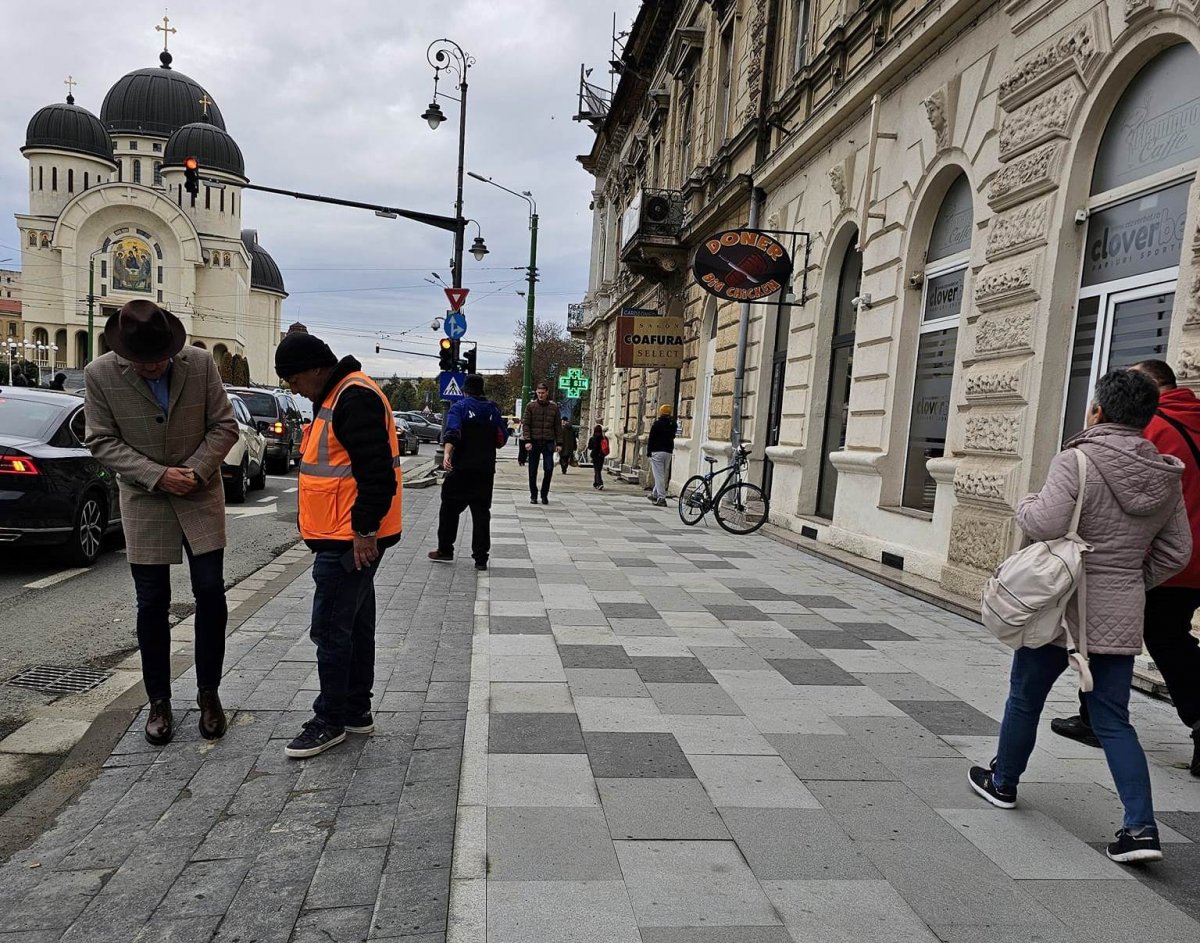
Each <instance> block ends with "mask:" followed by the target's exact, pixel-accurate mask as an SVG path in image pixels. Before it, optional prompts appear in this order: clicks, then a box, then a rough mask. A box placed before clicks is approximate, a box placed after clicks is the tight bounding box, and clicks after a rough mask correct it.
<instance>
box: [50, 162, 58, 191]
mask: <svg viewBox="0 0 1200 943" xmlns="http://www.w3.org/2000/svg"><path fill="white" fill-rule="evenodd" d="M50 192H51V193H57V192H58V168H57V167H51V168H50Z"/></svg>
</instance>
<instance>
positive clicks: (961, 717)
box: [892, 700, 1000, 737]
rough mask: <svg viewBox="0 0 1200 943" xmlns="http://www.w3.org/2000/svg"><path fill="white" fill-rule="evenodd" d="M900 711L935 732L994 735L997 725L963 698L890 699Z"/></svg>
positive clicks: (980, 735) (972, 735) (969, 735)
mask: <svg viewBox="0 0 1200 943" xmlns="http://www.w3.org/2000/svg"><path fill="white" fill-rule="evenodd" d="M892 703H893V704H895V705H896V706H897V707H898V708H900V710H902V711H904V713H906V714H907V715H908V716H909V717H911V718H912V719H913V720H915V721H916V722H917V723H918V724H921V725H922V726H924V727H927V728H928V729H929V730H931V731H933V732H934V733H936V734H954V735H956V736H968V737H997V736H999V735H1000V724H999V723H998V722H996V721H995V720H993V719H992V718H991V717H989V716H988V715H987V714H985V713H983V712H982V711H979V710H976V709H975V708H974V707H972V706H971V705H970V704H967V703H965V702H964V701H941V700H939V701H901V700H893V701H892Z"/></svg>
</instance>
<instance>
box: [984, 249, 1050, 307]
mask: <svg viewBox="0 0 1200 943" xmlns="http://www.w3.org/2000/svg"><path fill="white" fill-rule="evenodd" d="M1036 269H1037V266H1036V265H1035V264H1034V263H1033V262H1032V261H1030V262H1021V263H1019V264H1017V265H1010V266H1007V267H1005V268H1000V267H997V266H994V265H989V266H988V267H987V268H985V269H984V270H983V274H982V275H981V276H980V277H979V278H977V279H976V280H975V305H976V307H978V308H979V309H980V310H981V311H987V310H990V309H991V308H1000V307H1004V306H1006V305H1011V304H1016V303H1017V302H1019V301H1027V300H1031V299H1034V298H1036V297H1037V289H1036V288H1035V287H1034V286H1035V285H1036V283H1037V271H1036Z"/></svg>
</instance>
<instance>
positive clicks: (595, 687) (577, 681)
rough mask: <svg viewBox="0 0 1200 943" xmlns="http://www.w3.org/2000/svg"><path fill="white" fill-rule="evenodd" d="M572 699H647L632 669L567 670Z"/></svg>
mask: <svg viewBox="0 0 1200 943" xmlns="http://www.w3.org/2000/svg"><path fill="white" fill-rule="evenodd" d="M565 674H566V677H567V686H568V687H569V688H570V689H571V696H572V697H649V696H650V692H649V691H648V690H646V685H645V683H644V682H643V681H642V679H641V676H640V675H638V673H637V671H635V670H634V669H633V668H567V669H566V671H565Z"/></svg>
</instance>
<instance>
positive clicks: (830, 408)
mask: <svg viewBox="0 0 1200 943" xmlns="http://www.w3.org/2000/svg"><path fill="white" fill-rule="evenodd" d="M862 264H863V263H862V252H861V251H859V248H858V232H857V230H856V231H854V232H853V233H852V234H851V236H850V240H849V245H847V246H846V254H845V255H844V256H842V265H841V268H840V269H839V271H838V282H837V300H836V303H835V305H834V316H833V339H832V340H831V341H830V344H829V396H828V397H827V398H826V400H825V430H824V432H823V434H822V436H821V474H820V477H819V479H818V481H817V516H818V517H824V518H827V519H829V520H832V519H833V505H834V499H835V498H836V497H837V469H836V468H834V467H833V463H832V462H831V461H830V460H829V454H830V453H831V452H837V451H839V450H840V449H841V448H842V446H844V445H845V444H846V425H847V423H848V421H849V419H850V384H851V382H852V380H851V374H852V373H853V371H854V329H855V325H856V324H857V322H858V308H857V307H856V306H855V305H854V304H853V303H852V302H853V300H854V299H855V298H857V297H858V294H859V291H860V289H861V288H862Z"/></svg>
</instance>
